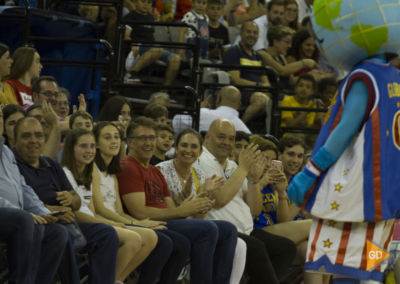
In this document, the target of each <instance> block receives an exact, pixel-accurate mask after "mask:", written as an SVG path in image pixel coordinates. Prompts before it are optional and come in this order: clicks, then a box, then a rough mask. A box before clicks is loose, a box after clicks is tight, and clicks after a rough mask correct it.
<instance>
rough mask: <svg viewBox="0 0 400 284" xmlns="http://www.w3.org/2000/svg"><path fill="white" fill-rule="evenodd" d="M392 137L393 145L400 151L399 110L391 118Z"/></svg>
mask: <svg viewBox="0 0 400 284" xmlns="http://www.w3.org/2000/svg"><path fill="white" fill-rule="evenodd" d="M392 136H393V143H394V145H395V146H396V148H397V149H399V150H400V110H399V111H397V112H396V114H395V115H394V117H393V126H392Z"/></svg>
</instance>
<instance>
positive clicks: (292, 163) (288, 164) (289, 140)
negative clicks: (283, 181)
mask: <svg viewBox="0 0 400 284" xmlns="http://www.w3.org/2000/svg"><path fill="white" fill-rule="evenodd" d="M305 148H306V146H305V143H304V140H302V139H301V138H299V137H297V136H293V135H286V136H284V137H282V138H281V139H280V141H279V160H281V161H282V166H283V171H284V172H285V175H286V178H287V180H288V181H290V180H291V178H292V177H293V176H294V175H295V174H297V173H298V172H299V171H300V170H301V167H302V165H303V160H304V153H305Z"/></svg>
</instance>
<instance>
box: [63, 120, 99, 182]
mask: <svg viewBox="0 0 400 284" xmlns="http://www.w3.org/2000/svg"><path fill="white" fill-rule="evenodd" d="M83 135H92V136H93V137H94V134H93V132H91V131H89V130H87V129H84V128H77V129H74V130H71V131H70V132H69V133H68V135H67V138H66V139H65V143H64V150H63V155H62V158H61V165H62V166H63V167H67V168H68V169H69V170H70V171H71V172H72V175H73V176H74V178H75V180H76V182H77V183H78V185H84V186H86V188H87V189H90V184H91V183H92V171H93V161H92V162H91V163H90V164H88V165H86V167H85V169H84V170H83V172H82V173H79V172H78V170H77V168H76V160H75V153H74V148H75V146H76V144H77V143H78V140H79V138H80V137H82V136H83Z"/></svg>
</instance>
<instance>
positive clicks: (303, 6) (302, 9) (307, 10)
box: [296, 0, 312, 23]
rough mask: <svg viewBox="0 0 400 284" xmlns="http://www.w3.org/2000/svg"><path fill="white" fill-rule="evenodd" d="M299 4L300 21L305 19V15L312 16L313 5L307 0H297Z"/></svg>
mask: <svg viewBox="0 0 400 284" xmlns="http://www.w3.org/2000/svg"><path fill="white" fill-rule="evenodd" d="M296 1H297V4H298V6H299V22H300V23H301V21H303V19H304V18H305V17H310V16H311V13H312V6H308V5H307V3H306V0H296Z"/></svg>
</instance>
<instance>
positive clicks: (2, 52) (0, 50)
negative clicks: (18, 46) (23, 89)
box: [0, 43, 17, 104]
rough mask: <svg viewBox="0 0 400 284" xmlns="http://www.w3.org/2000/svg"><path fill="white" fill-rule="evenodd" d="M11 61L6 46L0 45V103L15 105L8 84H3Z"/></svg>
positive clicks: (12, 92)
mask: <svg viewBox="0 0 400 284" xmlns="http://www.w3.org/2000/svg"><path fill="white" fill-rule="evenodd" d="M12 63H13V60H12V58H11V56H10V50H9V48H8V46H7V45H5V44H3V43H0V103H1V104H17V99H16V98H15V95H14V90H13V88H12V87H11V86H10V85H9V84H4V80H5V78H6V77H7V76H8V75H10V71H11V65H12Z"/></svg>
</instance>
